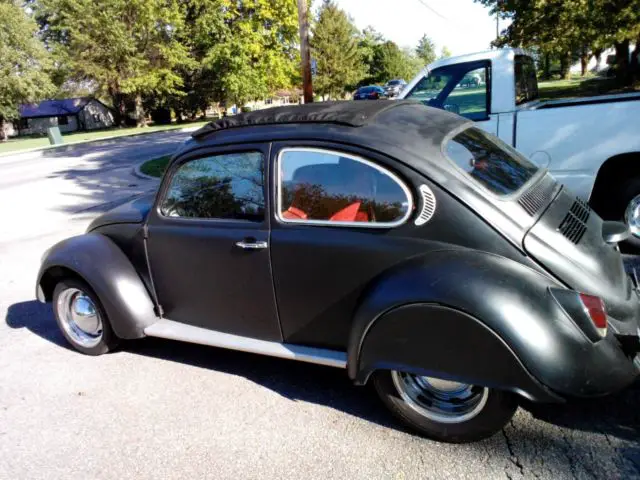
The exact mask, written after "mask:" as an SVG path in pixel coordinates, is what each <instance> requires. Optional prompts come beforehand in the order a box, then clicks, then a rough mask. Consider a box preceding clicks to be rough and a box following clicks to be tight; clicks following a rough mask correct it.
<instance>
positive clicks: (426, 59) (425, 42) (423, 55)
mask: <svg viewBox="0 0 640 480" xmlns="http://www.w3.org/2000/svg"><path fill="white" fill-rule="evenodd" d="M416 55H418V57H420V59H422V62H423V63H424V64H425V65H429V64H430V63H433V62H434V61H435V60H436V58H437V54H436V45H435V43H433V41H432V40H431V39H430V38H429V37H428V36H427V35H426V34H425V35H423V36H422V38H421V39H420V41H419V42H418V46H417V47H416Z"/></svg>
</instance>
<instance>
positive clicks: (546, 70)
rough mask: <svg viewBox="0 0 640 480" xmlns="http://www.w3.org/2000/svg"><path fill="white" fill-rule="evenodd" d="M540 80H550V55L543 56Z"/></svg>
mask: <svg viewBox="0 0 640 480" xmlns="http://www.w3.org/2000/svg"><path fill="white" fill-rule="evenodd" d="M542 78H544V79H545V80H549V79H550V78H551V55H550V54H548V53H545V54H544V61H543V63H542Z"/></svg>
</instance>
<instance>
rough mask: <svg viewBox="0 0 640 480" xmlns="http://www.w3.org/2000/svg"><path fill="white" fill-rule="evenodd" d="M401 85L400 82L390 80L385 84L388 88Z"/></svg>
mask: <svg viewBox="0 0 640 480" xmlns="http://www.w3.org/2000/svg"><path fill="white" fill-rule="evenodd" d="M401 83H402V81H401V80H391V81H390V82H387V85H388V86H390V87H393V86H395V85H400V84H401Z"/></svg>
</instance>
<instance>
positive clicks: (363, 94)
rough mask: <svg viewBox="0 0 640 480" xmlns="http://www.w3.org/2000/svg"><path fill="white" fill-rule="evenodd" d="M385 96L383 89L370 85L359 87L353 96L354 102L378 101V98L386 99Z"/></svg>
mask: <svg viewBox="0 0 640 480" xmlns="http://www.w3.org/2000/svg"><path fill="white" fill-rule="evenodd" d="M386 96H387V95H386V94H385V93H384V89H383V88H382V87H378V86H376V85H371V86H369V87H360V88H359V89H358V90H356V93H354V94H353V99H354V100H378V99H380V98H386Z"/></svg>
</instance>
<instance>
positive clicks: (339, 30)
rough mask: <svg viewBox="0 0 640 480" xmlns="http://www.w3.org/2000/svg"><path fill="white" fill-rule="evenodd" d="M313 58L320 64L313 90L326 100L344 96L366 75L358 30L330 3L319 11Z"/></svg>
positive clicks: (342, 12) (314, 35)
mask: <svg viewBox="0 0 640 480" xmlns="http://www.w3.org/2000/svg"><path fill="white" fill-rule="evenodd" d="M311 55H312V57H313V58H315V59H316V62H317V73H316V77H315V79H314V88H315V91H316V93H318V94H319V95H322V96H323V97H324V96H328V97H329V99H332V98H340V97H342V95H344V93H345V92H348V91H349V90H352V89H353V88H354V87H355V86H356V85H357V84H358V82H359V81H360V80H361V79H362V78H363V77H364V76H365V74H366V71H365V68H364V66H363V63H362V56H361V52H360V49H359V48H358V30H357V29H356V27H355V26H354V25H353V23H352V22H351V20H350V19H349V18H348V17H347V14H346V13H345V12H344V11H343V10H341V9H339V8H338V7H337V5H336V4H335V3H334V2H333V1H331V0H325V1H324V2H323V3H322V5H321V7H320V10H319V11H318V15H317V19H316V22H315V25H314V26H313V36H312V38H311Z"/></svg>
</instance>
